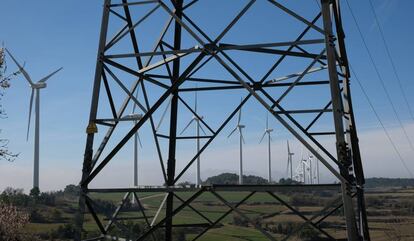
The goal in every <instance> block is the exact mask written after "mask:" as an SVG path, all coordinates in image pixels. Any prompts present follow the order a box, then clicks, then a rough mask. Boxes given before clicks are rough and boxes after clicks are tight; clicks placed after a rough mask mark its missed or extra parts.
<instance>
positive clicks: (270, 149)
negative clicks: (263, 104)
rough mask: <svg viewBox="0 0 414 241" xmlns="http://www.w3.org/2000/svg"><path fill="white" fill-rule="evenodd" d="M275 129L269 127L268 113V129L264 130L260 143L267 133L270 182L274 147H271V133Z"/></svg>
mask: <svg viewBox="0 0 414 241" xmlns="http://www.w3.org/2000/svg"><path fill="white" fill-rule="evenodd" d="M272 131H273V129H270V128H269V114H267V115H266V129H265V130H264V132H263V135H262V138H260V141H259V143H262V141H263V139H264V138H265V136H266V135H267V153H268V158H269V159H268V181H269V183H271V182H272V148H271V144H270V143H271V141H272V137H271V136H270V133H271V132H272Z"/></svg>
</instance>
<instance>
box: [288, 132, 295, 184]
mask: <svg viewBox="0 0 414 241" xmlns="http://www.w3.org/2000/svg"><path fill="white" fill-rule="evenodd" d="M286 142H287V151H288V159H287V172H288V173H289V170H290V180H293V158H292V157H293V155H295V153H293V152H290V146H289V140H287V141H286Z"/></svg>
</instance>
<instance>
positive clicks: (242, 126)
mask: <svg viewBox="0 0 414 241" xmlns="http://www.w3.org/2000/svg"><path fill="white" fill-rule="evenodd" d="M245 127H246V126H245V125H240V124H239V125H237V128H239V129H243V128H245Z"/></svg>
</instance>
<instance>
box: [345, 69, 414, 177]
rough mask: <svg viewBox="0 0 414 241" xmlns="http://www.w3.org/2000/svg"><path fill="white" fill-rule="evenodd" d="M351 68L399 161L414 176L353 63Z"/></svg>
mask: <svg viewBox="0 0 414 241" xmlns="http://www.w3.org/2000/svg"><path fill="white" fill-rule="evenodd" d="M349 68H350V70H351V72H352V75H353V76H354V78H353V79H354V80H355V81H356V82H357V84H358V86H359V87H360V88H361V90H362V93H363V94H364V96H365V98H366V100H367V102H368V104H369V106H370V107H371V110H372V112H374V114H375V117H376V118H377V120H378V122H379V123H380V125H381V127H382V129H383V130H384V133H385V135H386V136H387V138H388V141H389V142H390V143H391V146H392V147H393V149H394V151H395V153H397V156H398V159H399V161H400V162H401V163H402V165H403V166H404V168H405V169H406V170H407V172H408V173H409V175H410V176H411V178H414V175H413V173H412V172H411V170H410V168H408V165H407V162H406V161H405V160H404V158H403V157H402V155H401V153H400V151H399V150H398V148H397V145H396V144H395V143H394V141H393V140H392V138H391V135H390V133H389V132H388V130H387V128H385V125H384V123H383V122H382V120H381V118H380V116H379V115H378V112H377V110H376V109H375V107H374V105H373V103H372V101H371V99H370V98H369V96H368V93H367V92H366V91H365V88H364V86H363V85H362V83H361V82H360V81H359V79H358V76H357V75H356V73H355V71H354V70H353V69H352V66H351V65H349Z"/></svg>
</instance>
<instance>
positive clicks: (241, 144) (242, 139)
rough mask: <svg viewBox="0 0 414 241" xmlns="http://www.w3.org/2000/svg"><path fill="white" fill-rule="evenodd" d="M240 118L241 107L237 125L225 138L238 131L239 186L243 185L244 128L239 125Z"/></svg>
mask: <svg viewBox="0 0 414 241" xmlns="http://www.w3.org/2000/svg"><path fill="white" fill-rule="evenodd" d="M241 116H242V106H241V107H240V110H239V117H238V119H237V125H236V127H235V128H234V129H233V130H232V131H231V132H230V134H229V135H228V136H227V138H230V136H231V135H233V133H234V132H236V131H237V130H238V131H239V143H240V162H239V168H240V169H239V184H240V185H241V184H243V143H244V137H243V128H245V127H246V126H245V125H242V124H240V122H241Z"/></svg>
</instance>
